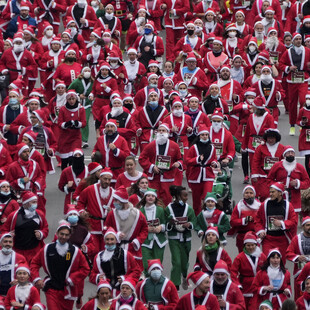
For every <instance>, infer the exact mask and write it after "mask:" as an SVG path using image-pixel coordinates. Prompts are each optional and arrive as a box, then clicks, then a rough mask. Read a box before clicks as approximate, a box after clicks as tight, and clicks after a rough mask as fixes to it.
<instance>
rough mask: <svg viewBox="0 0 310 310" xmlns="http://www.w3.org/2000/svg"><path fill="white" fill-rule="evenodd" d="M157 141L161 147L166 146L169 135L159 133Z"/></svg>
mask: <svg viewBox="0 0 310 310" xmlns="http://www.w3.org/2000/svg"><path fill="white" fill-rule="evenodd" d="M156 141H157V143H158V144H160V145H163V144H165V143H166V142H167V141H168V133H157V135H156Z"/></svg>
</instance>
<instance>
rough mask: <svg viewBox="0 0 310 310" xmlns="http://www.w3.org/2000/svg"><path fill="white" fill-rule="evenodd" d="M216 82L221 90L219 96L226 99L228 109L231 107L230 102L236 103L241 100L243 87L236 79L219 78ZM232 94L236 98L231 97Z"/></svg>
mask: <svg viewBox="0 0 310 310" xmlns="http://www.w3.org/2000/svg"><path fill="white" fill-rule="evenodd" d="M216 84H217V85H218V86H219V88H220V90H221V97H222V98H223V99H224V100H226V101H227V103H228V105H229V106H230V111H231V110H232V108H233V106H232V103H234V104H236V103H239V102H241V101H243V89H242V87H241V85H240V83H239V82H238V81H235V80H233V79H230V80H228V81H223V80H222V79H219V80H218V81H217V83H216ZM233 94H235V95H237V99H233V97H232V95H233Z"/></svg>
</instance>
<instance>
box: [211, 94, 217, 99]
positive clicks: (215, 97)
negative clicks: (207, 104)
mask: <svg viewBox="0 0 310 310" xmlns="http://www.w3.org/2000/svg"><path fill="white" fill-rule="evenodd" d="M218 97H219V94H217V95H216V96H213V95H211V98H212V99H217V98H218Z"/></svg>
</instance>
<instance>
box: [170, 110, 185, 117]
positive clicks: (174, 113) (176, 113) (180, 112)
mask: <svg viewBox="0 0 310 310" xmlns="http://www.w3.org/2000/svg"><path fill="white" fill-rule="evenodd" d="M172 114H173V115H174V116H176V117H181V116H182V115H183V111H182V110H173V111H172Z"/></svg>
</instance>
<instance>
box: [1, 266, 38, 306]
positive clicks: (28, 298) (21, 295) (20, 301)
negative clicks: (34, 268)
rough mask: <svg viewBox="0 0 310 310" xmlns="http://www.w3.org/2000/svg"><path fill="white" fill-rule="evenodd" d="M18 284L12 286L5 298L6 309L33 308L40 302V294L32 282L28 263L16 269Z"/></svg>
mask: <svg viewBox="0 0 310 310" xmlns="http://www.w3.org/2000/svg"><path fill="white" fill-rule="evenodd" d="M16 280H17V284H16V285H14V286H12V287H11V288H10V289H9V291H8V294H7V295H6V298H5V307H6V309H20V308H22V309H28V308H29V309H31V308H32V307H33V305H35V304H36V303H40V302H41V300H40V294H39V292H38V290H37V289H36V288H35V287H34V286H33V285H32V284H31V282H30V281H29V280H30V270H29V266H28V265H27V264H21V265H19V266H18V267H17V269H16Z"/></svg>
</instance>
